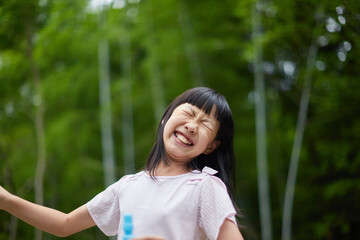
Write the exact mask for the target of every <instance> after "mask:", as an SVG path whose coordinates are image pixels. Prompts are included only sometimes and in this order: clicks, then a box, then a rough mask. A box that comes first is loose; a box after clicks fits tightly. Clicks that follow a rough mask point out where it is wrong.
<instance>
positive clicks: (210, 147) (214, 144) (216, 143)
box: [204, 140, 220, 154]
mask: <svg viewBox="0 0 360 240" xmlns="http://www.w3.org/2000/svg"><path fill="white" fill-rule="evenodd" d="M218 146H220V141H219V140H214V141H212V142H211V143H210V144H209V145H208V146H207V148H206V149H205V151H204V154H210V153H212V152H213V151H214V150H215V149H216V148H217V147H218Z"/></svg>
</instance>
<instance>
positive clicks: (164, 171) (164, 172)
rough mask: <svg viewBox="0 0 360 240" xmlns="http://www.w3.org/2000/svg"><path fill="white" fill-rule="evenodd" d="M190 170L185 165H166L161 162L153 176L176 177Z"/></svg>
mask: <svg viewBox="0 0 360 240" xmlns="http://www.w3.org/2000/svg"><path fill="white" fill-rule="evenodd" d="M190 171H191V170H190V169H189V168H188V166H187V165H185V164H174V163H170V165H166V164H165V163H163V162H162V161H161V162H160V164H159V165H158V166H157V167H156V169H155V176H176V175H181V174H185V173H188V172H190Z"/></svg>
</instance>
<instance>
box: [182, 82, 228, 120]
mask: <svg viewBox="0 0 360 240" xmlns="http://www.w3.org/2000/svg"><path fill="white" fill-rule="evenodd" d="M180 98H181V99H179V102H178V105H180V104H183V103H190V104H192V105H194V106H196V107H198V108H199V109H201V110H203V111H204V112H205V113H206V114H210V113H211V111H212V110H213V108H214V107H215V113H214V115H215V117H216V119H217V120H220V119H223V118H224V117H226V116H227V115H228V113H229V111H230V109H229V107H228V104H227V102H226V100H225V98H224V97H223V96H222V95H220V94H219V93H218V92H216V91H214V90H212V89H208V88H202V87H200V88H195V89H191V90H189V91H187V92H185V93H184V94H183V95H182V96H180Z"/></svg>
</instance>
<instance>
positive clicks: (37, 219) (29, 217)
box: [0, 186, 95, 237]
mask: <svg viewBox="0 0 360 240" xmlns="http://www.w3.org/2000/svg"><path fill="white" fill-rule="evenodd" d="M0 209H2V210H5V211H7V212H8V213H10V214H12V215H14V216H15V217H17V218H19V219H21V220H23V221H24V222H27V223H28V224H30V225H32V226H34V227H36V228H38V229H40V230H42V231H45V232H48V233H51V234H54V235H56V236H59V237H66V236H69V235H71V234H74V233H77V232H80V231H82V230H84V229H86V228H89V227H92V226H94V225H95V223H94V221H93V220H92V218H91V216H90V214H89V212H88V210H87V208H86V205H83V206H81V207H79V208H78V209H76V210H74V211H72V212H71V213H69V214H65V213H63V212H60V211H57V210H55V209H51V208H47V207H44V206H40V205H37V204H34V203H31V202H29V201H26V200H24V199H22V198H19V197H17V196H15V195H12V194H10V193H9V192H7V191H6V190H5V189H4V188H2V187H1V186H0Z"/></svg>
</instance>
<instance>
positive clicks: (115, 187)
mask: <svg viewBox="0 0 360 240" xmlns="http://www.w3.org/2000/svg"><path fill="white" fill-rule="evenodd" d="M126 178H127V176H124V177H123V178H121V179H120V180H119V181H117V182H116V183H114V184H112V185H110V186H109V187H108V188H107V189H105V190H104V191H103V192H101V193H99V194H98V195H96V196H95V197H94V198H93V199H92V200H90V201H89V202H88V203H87V204H86V206H87V209H88V211H89V213H90V215H91V217H92V219H93V220H94V222H95V223H96V225H97V226H98V227H99V228H100V230H101V231H102V232H103V233H104V234H106V235H107V236H114V235H116V234H118V228H119V222H120V206H119V194H120V192H121V188H122V187H123V186H122V185H123V184H124V182H125V181H126Z"/></svg>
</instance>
